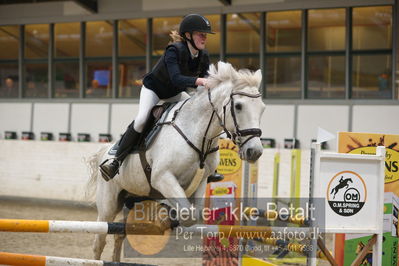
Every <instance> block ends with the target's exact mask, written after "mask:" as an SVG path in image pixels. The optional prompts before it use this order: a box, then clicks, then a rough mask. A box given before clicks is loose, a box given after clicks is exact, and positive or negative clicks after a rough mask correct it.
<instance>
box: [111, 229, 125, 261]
mask: <svg viewBox="0 0 399 266" xmlns="http://www.w3.org/2000/svg"><path fill="white" fill-rule="evenodd" d="M125 238H126V235H115V237H114V240H115V242H114V253H113V254H112V261H116V262H120V261H121V251H122V244H123V240H125Z"/></svg>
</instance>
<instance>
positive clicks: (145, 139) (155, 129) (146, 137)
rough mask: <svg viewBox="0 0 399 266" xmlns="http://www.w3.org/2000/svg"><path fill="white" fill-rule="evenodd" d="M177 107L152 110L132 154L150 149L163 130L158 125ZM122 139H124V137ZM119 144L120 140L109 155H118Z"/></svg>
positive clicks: (166, 106)
mask: <svg viewBox="0 0 399 266" xmlns="http://www.w3.org/2000/svg"><path fill="white" fill-rule="evenodd" d="M175 105H176V103H163V104H160V105H156V106H154V107H153V108H152V109H151V115H150V117H149V118H148V120H147V122H146V124H145V126H144V130H143V132H142V133H141V135H140V139H139V141H138V144H137V145H136V146H134V147H132V148H131V150H130V154H132V153H139V152H142V151H146V150H148V149H149V147H150V146H151V144H152V143H153V142H154V140H155V137H156V136H157V135H158V133H159V131H160V130H161V128H162V127H161V126H159V125H158V123H162V122H165V120H166V118H167V117H168V114H169V112H170V110H172V108H173V107H174V106H175ZM121 138H123V135H122V137H121ZM119 143H120V140H118V141H117V142H116V143H115V144H114V146H112V148H111V149H110V150H109V151H108V154H109V155H115V154H116V151H117V150H118V148H119Z"/></svg>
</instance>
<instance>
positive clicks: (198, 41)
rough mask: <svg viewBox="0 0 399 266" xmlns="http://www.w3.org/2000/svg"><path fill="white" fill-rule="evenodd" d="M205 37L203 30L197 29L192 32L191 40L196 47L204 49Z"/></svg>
mask: <svg viewBox="0 0 399 266" xmlns="http://www.w3.org/2000/svg"><path fill="white" fill-rule="evenodd" d="M206 37H207V36H206V33H205V32H198V31H194V32H193V41H194V43H195V46H197V48H198V49H200V50H203V49H205V45H206Z"/></svg>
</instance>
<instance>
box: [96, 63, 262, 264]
mask: <svg viewBox="0 0 399 266" xmlns="http://www.w3.org/2000/svg"><path fill="white" fill-rule="evenodd" d="M208 73H209V78H208V86H209V88H210V89H205V88H202V89H198V90H197V92H196V93H195V94H194V95H193V96H192V97H191V98H189V99H188V100H187V101H182V102H179V103H178V104H177V105H176V106H174V107H173V109H172V110H171V112H170V113H169V114H168V117H167V119H166V120H167V121H171V120H172V119H173V116H175V120H174V123H172V124H170V125H164V126H163V127H162V129H161V131H160V132H159V133H158V135H157V137H156V139H155V140H154V142H153V143H152V144H151V146H150V147H149V149H148V150H147V152H146V156H145V157H146V159H147V161H148V163H149V164H150V165H151V168H152V173H151V178H150V179H151V181H150V182H148V180H147V178H146V175H145V172H144V170H143V167H142V164H141V163H140V158H139V156H138V155H137V154H131V155H129V156H128V157H127V158H126V159H125V161H124V163H123V164H122V166H121V168H120V170H119V175H116V176H115V178H114V179H112V180H110V181H109V182H106V181H104V180H103V179H102V178H101V174H100V172H99V169H98V166H99V163H101V162H102V161H103V160H105V159H107V158H110V157H111V156H110V155H108V151H109V149H110V148H111V146H108V147H106V148H103V149H102V150H100V151H99V152H97V153H96V154H94V155H93V156H92V157H91V158H90V159H89V164H90V168H91V178H90V180H89V184H91V185H89V188H90V186H91V187H92V189H93V190H94V186H95V185H97V188H96V204H97V210H98V218H97V221H106V222H112V221H113V220H114V219H115V217H116V215H117V214H118V213H119V212H120V211H121V209H122V207H123V201H124V198H125V196H126V195H128V194H130V195H134V196H148V195H149V193H150V191H151V189H155V190H157V191H159V192H160V193H161V194H162V196H163V197H164V198H165V199H167V200H168V201H169V203H170V205H171V206H175V207H176V206H177V205H179V208H189V207H190V206H191V204H190V201H189V200H188V199H187V198H190V196H191V195H193V196H194V197H195V198H196V199H198V198H203V195H204V192H205V189H206V183H207V177H208V176H209V175H210V174H211V173H213V172H214V171H215V169H216V167H217V165H218V162H219V154H218V152H212V150H213V151H215V148H217V146H218V143H217V140H218V136H220V135H221V133H223V131H225V132H226V133H227V135H228V136H230V137H231V138H232V139H233V140H235V141H236V143H237V144H238V145H239V147H240V157H241V158H242V159H244V160H247V161H250V162H254V161H256V160H257V159H258V158H259V157H260V156H261V154H262V152H263V148H262V144H261V142H260V135H261V130H260V129H259V126H260V120H261V116H262V113H263V111H264V109H265V105H264V104H263V101H262V97H261V94H260V93H259V90H258V88H259V85H260V82H261V79H262V74H261V72H260V70H258V71H256V72H255V73H253V72H250V71H249V70H240V71H236V70H235V69H234V68H233V67H232V66H231V65H230V64H228V63H223V62H219V63H218V68H217V69H216V67H215V66H214V65H211V66H210V70H209V72H208ZM176 110H179V112H175V111H176ZM179 131H180V132H179ZM183 135H184V136H186V138H187V140H185V138H184V137H183ZM201 166H203V169H204V170H202V172H201V171H200V173H201V176H200V178H199V181H195V182H193V179H194V177H195V176H198V174H197V175H196V173H197V170H198V169H199V168H201ZM99 176H100V178H99ZM193 184H194V185H193ZM187 188H189V189H188V190H190V191H187ZM185 190H186V191H185ZM193 191H195V194H193V193H192V192H193ZM126 192H127V193H126ZM197 203H198V202H196V204H197ZM196 206H197V205H196ZM193 218H194V217H193ZM179 222H180V225H182V226H190V225H192V224H194V223H195V220H194V219H187V220H180V221H179ZM105 238H106V234H102V235H96V236H95V240H94V247H93V251H94V258H95V259H100V257H101V253H102V251H103V248H104V246H105ZM121 239H122V238H119V241H116V242H115V247H114V257H113V259H114V260H116V261H119V259H120V257H119V256H120V254H119V253H120V248H121V244H122V242H121Z"/></svg>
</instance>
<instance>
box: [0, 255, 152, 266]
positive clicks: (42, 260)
mask: <svg viewBox="0 0 399 266" xmlns="http://www.w3.org/2000/svg"><path fill="white" fill-rule="evenodd" d="M0 264H4V265H18V266H71V265H74V266H151V264H138V263H125V262H110V261H102V260H86V259H75V258H63V257H52V256H39V255H27V254H18V253H8V252H0ZM152 266H153V265H152Z"/></svg>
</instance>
